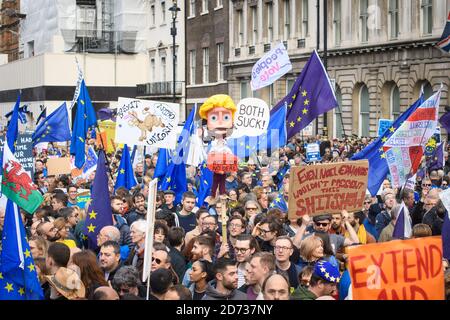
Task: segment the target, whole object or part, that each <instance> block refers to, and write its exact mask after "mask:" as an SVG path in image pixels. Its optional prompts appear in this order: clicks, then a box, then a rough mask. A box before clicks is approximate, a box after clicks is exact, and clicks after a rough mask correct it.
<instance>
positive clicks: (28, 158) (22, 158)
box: [0, 133, 34, 177]
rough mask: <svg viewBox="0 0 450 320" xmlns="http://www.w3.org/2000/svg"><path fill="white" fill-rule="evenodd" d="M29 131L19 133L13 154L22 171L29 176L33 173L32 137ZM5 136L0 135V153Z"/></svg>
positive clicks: (0, 152)
mask: <svg viewBox="0 0 450 320" xmlns="http://www.w3.org/2000/svg"><path fill="white" fill-rule="evenodd" d="M31 136H32V134H31V133H19V135H18V137H17V140H16V150H15V152H14V156H15V157H16V159H17V160H19V162H20V164H21V165H22V168H23V170H24V171H26V172H28V173H29V174H30V176H31V177H33V175H34V157H33V139H32V138H31ZM4 143H5V136H0V155H2V154H3V145H4Z"/></svg>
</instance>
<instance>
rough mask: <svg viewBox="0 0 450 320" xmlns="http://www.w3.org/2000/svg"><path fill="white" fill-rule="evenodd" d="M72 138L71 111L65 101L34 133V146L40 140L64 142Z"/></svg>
mask: <svg viewBox="0 0 450 320" xmlns="http://www.w3.org/2000/svg"><path fill="white" fill-rule="evenodd" d="M70 138H71V135H70V127H69V113H68V112H67V107H66V103H65V102H64V103H63V104H62V105H61V106H60V107H59V108H58V109H56V110H55V111H53V112H52V113H51V114H50V115H49V116H48V117H46V118H45V119H44V121H42V122H41V123H40V124H39V125H38V126H37V128H36V130H35V131H34V133H33V136H32V139H33V146H34V145H36V144H38V143H40V142H64V141H69V140H70Z"/></svg>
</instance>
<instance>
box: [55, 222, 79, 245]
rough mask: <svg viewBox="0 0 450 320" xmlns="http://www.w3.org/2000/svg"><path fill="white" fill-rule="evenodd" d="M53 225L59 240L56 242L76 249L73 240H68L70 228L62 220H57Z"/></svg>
mask: <svg viewBox="0 0 450 320" xmlns="http://www.w3.org/2000/svg"><path fill="white" fill-rule="evenodd" d="M53 225H54V226H55V228H56V229H57V230H58V231H57V233H56V235H57V236H59V239H58V240H57V241H56V242H61V243H64V244H65V245H66V246H68V247H69V248H76V246H77V244H76V242H75V241H74V240H73V239H70V236H69V235H70V227H69V225H68V224H67V222H66V219H64V218H58V219H56V220H55V221H54V222H53Z"/></svg>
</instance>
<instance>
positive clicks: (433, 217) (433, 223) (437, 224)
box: [422, 207, 444, 236]
mask: <svg viewBox="0 0 450 320" xmlns="http://www.w3.org/2000/svg"><path fill="white" fill-rule="evenodd" d="M422 223H425V224H427V225H429V226H430V228H431V232H432V233H433V236H439V235H441V233H442V225H443V224H444V220H443V219H441V218H440V217H439V216H438V214H437V211H436V207H433V208H431V209H430V211H428V212H427V213H425V214H424V216H423V220H422Z"/></svg>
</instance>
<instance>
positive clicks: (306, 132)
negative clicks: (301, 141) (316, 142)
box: [300, 122, 314, 137]
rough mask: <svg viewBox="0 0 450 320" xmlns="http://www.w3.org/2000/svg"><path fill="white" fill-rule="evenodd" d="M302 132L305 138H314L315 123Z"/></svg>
mask: <svg viewBox="0 0 450 320" xmlns="http://www.w3.org/2000/svg"><path fill="white" fill-rule="evenodd" d="M300 132H301V135H302V136H303V137H312V136H313V135H314V127H313V122H311V123H310V124H308V125H307V126H306V127H305V128H304V129H303V130H302V131H300Z"/></svg>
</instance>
